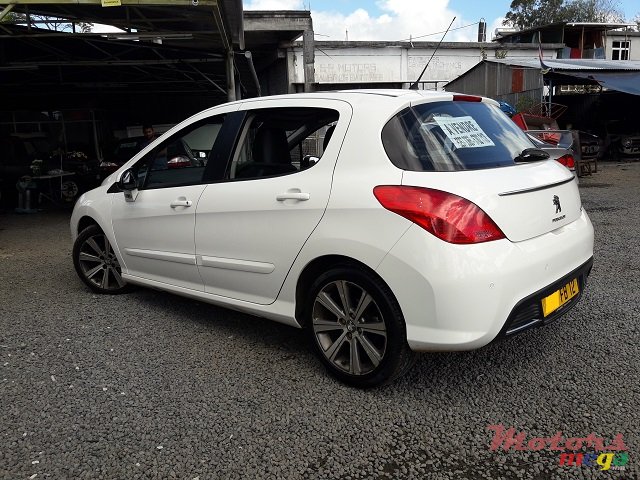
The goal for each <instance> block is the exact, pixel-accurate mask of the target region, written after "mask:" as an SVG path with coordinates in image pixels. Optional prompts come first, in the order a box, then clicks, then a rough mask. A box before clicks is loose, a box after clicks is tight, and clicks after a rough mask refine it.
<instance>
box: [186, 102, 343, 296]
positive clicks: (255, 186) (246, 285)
mask: <svg viewBox="0 0 640 480" xmlns="http://www.w3.org/2000/svg"><path fill="white" fill-rule="evenodd" d="M259 104H260V108H271V107H288V106H295V107H300V106H304V107H319V108H329V109H333V110H336V111H338V112H339V114H340V121H339V122H338V126H337V127H336V130H335V132H334V133H333V137H332V141H331V143H330V144H329V146H328V148H327V151H326V152H325V153H324V155H323V156H322V158H321V159H320V161H318V163H317V164H316V165H314V166H313V168H311V169H308V170H304V171H300V172H298V173H295V174H291V175H283V176H277V177H273V178H259V179H255V180H242V181H232V182H224V183H214V184H211V185H208V186H207V188H206V190H205V191H204V194H203V196H202V198H201V200H200V203H199V205H198V213H197V226H196V253H197V257H198V266H199V269H200V273H201V276H202V279H203V281H204V284H205V291H206V292H207V293H213V294H216V295H222V296H225V297H231V298H235V299H239V300H246V301H250V302H256V303H260V304H268V303H273V301H274V300H275V299H276V296H277V295H278V292H279V291H280V287H281V286H282V283H283V282H284V279H285V276H286V275H287V273H288V272H289V269H290V268H291V265H292V263H293V261H294V259H295V258H296V256H297V255H298V252H299V251H300V249H301V248H302V246H303V245H304V243H305V241H306V240H307V238H309V235H311V232H312V231H313V230H314V228H315V227H316V225H317V224H318V222H320V219H321V218H322V215H323V214H324V211H325V208H326V206H327V202H328V200H329V194H330V192H331V179H332V177H333V170H334V167H335V163H336V158H337V156H338V153H339V151H340V146H341V144H342V139H343V138H344V135H345V133H346V131H347V127H348V125H349V122H350V120H351V106H350V105H349V104H348V103H346V102H343V101H335V100H334V101H330V100H323V101H319V100H308V101H305V102H300V101H297V102H294V101H291V100H288V101H283V100H265V101H261V102H259ZM251 106H253V105H252V103H251V102H249V103H248V104H247V105H243V106H242V107H241V108H240V110H245V109H248V108H249V107H251ZM298 195H303V197H302V198H303V199H302V200H298V199H296V198H294V197H296V196H298ZM282 196H284V197H290V198H286V199H284V197H282ZM279 197H280V198H281V200H278V198H279ZM220 225H224V228H220Z"/></svg>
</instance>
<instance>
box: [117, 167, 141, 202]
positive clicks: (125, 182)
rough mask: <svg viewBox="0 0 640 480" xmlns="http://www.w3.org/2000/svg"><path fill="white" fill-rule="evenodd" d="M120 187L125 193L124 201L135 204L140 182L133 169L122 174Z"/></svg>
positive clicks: (119, 182)
mask: <svg viewBox="0 0 640 480" xmlns="http://www.w3.org/2000/svg"><path fill="white" fill-rule="evenodd" d="M118 187H119V188H120V190H122V191H123V192H124V199H125V200H126V201H127V202H135V200H136V197H137V196H138V180H137V178H136V174H135V172H134V171H133V169H132V168H129V169H127V170H125V171H124V172H122V175H121V176H120V180H118Z"/></svg>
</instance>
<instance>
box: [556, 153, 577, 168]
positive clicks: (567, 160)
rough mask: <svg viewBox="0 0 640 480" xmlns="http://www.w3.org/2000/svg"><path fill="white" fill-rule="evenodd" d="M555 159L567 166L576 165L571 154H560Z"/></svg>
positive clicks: (573, 166) (572, 166)
mask: <svg viewBox="0 0 640 480" xmlns="http://www.w3.org/2000/svg"><path fill="white" fill-rule="evenodd" d="M557 160H558V162H560V163H561V164H562V165H564V166H565V167H567V168H575V166H576V162H575V160H574V159H573V155H571V154H569V153H567V154H566V155H562V156H561V157H560V158H558V159H557Z"/></svg>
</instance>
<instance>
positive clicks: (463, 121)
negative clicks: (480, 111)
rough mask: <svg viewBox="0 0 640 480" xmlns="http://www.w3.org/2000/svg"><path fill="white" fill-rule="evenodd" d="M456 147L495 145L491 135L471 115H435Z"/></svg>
mask: <svg viewBox="0 0 640 480" xmlns="http://www.w3.org/2000/svg"><path fill="white" fill-rule="evenodd" d="M433 120H434V121H435V122H436V123H437V124H438V125H439V126H440V128H441V129H442V131H443V132H444V134H445V135H446V136H447V138H448V139H449V140H451V143H453V145H454V146H455V147H456V148H475V147H495V144H494V143H493V142H492V141H491V139H490V138H489V136H488V135H487V134H486V133H484V131H483V130H482V128H480V125H478V123H477V122H476V121H475V120H474V119H473V118H471V117H469V116H466V117H433Z"/></svg>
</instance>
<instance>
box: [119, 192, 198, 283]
mask: <svg viewBox="0 0 640 480" xmlns="http://www.w3.org/2000/svg"><path fill="white" fill-rule="evenodd" d="M204 189H205V185H190V186H183V187H175V188H158V189H152V190H141V191H140V192H139V193H138V197H137V198H136V200H135V202H127V201H126V200H125V198H124V194H115V195H113V196H114V199H113V203H112V206H111V218H112V228H113V231H114V235H115V237H116V238H117V241H118V247H119V249H120V254H121V255H122V260H123V262H124V265H126V269H127V273H128V274H130V275H135V276H137V277H141V278H148V279H149V280H156V281H159V282H164V283H168V284H173V285H176V286H181V287H186V288H192V289H194V290H203V288H204V287H203V284H202V279H201V278H200V272H199V271H198V267H197V265H196V251H195V242H194V239H193V232H194V230H195V224H196V204H197V202H198V200H199V198H200V195H202V192H203V191H204ZM174 201H190V202H192V205H191V206H189V207H187V206H176V207H172V206H171V204H172V203H173V202H174ZM168 225H171V227H170V228H167V226H168Z"/></svg>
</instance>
